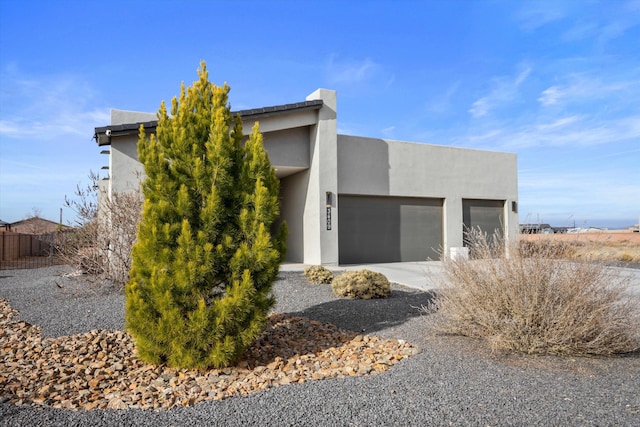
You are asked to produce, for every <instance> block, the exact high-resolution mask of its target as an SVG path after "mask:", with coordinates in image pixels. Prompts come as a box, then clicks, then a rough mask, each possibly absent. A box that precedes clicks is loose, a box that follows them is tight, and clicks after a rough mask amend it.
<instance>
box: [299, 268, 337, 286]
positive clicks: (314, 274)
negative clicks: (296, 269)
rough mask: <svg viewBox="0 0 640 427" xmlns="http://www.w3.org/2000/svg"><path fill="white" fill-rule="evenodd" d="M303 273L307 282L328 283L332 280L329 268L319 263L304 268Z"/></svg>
mask: <svg viewBox="0 0 640 427" xmlns="http://www.w3.org/2000/svg"><path fill="white" fill-rule="evenodd" d="M304 275H305V277H306V278H307V280H309V282H311V283H315V284H318V285H321V284H326V285H328V284H330V283H331V282H332V281H333V273H332V272H331V270H329V269H327V268H325V267H323V266H321V265H312V266H311V267H307V268H305V269H304Z"/></svg>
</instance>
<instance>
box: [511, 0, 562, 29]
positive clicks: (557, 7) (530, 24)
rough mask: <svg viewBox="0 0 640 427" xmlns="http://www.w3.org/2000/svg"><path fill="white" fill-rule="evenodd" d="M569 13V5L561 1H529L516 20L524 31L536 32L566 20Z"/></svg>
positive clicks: (524, 4)
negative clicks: (545, 26)
mask: <svg viewBox="0 0 640 427" xmlns="http://www.w3.org/2000/svg"><path fill="white" fill-rule="evenodd" d="M568 12H569V11H568V10H567V4H566V3H563V2H560V1H527V2H524V3H523V6H522V8H521V9H520V10H519V11H518V13H517V14H516V20H517V21H518V22H520V25H521V26H522V28H523V29H524V30H526V31H535V30H536V29H538V28H540V27H542V26H544V25H547V24H549V23H551V22H555V21H559V20H562V19H564V18H565V17H566V16H567V14H568Z"/></svg>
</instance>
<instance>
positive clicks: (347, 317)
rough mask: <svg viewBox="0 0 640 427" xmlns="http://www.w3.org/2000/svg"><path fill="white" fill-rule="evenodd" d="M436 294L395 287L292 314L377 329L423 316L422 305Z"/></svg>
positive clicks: (346, 326)
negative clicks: (387, 291) (366, 297)
mask: <svg viewBox="0 0 640 427" xmlns="http://www.w3.org/2000/svg"><path fill="white" fill-rule="evenodd" d="M434 297H435V295H434V294H433V293H431V292H406V291H398V290H393V291H392V292H391V295H390V296H389V297H387V298H381V299H371V300H363V299H347V298H344V299H336V300H332V301H328V302H324V303H321V304H317V305H314V306H312V307H309V308H306V309H304V310H302V311H298V312H295V313H289V314H291V315H292V316H301V317H306V318H309V319H312V320H318V321H320V322H323V323H332V324H334V325H336V326H338V327H339V328H342V329H347V330H350V331H355V332H365V333H370V332H376V331H381V330H383V329H387V328H392V327H394V326H397V325H400V324H402V323H404V322H406V321H408V320H409V319H411V318H413V317H418V316H421V315H422V313H421V310H420V308H421V307H422V306H426V305H429V303H431V302H432V301H433V298H434Z"/></svg>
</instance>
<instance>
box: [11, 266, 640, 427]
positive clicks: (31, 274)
mask: <svg viewBox="0 0 640 427" xmlns="http://www.w3.org/2000/svg"><path fill="white" fill-rule="evenodd" d="M62 272H64V269H63V268H61V267H51V268H45V269H37V270H6V271H0V298H4V299H7V300H8V301H9V303H10V304H11V306H12V307H13V308H15V309H17V310H19V311H20V318H21V319H22V320H25V321H27V322H29V323H32V324H38V325H42V326H43V334H44V335H46V336H60V335H68V334H72V333H79V332H86V331H88V330H90V329H95V328H101V329H119V328H122V327H123V324H124V320H123V319H124V310H123V304H124V298H123V296H122V293H121V292H120V291H118V290H117V289H116V288H114V287H112V286H109V285H106V284H101V283H93V284H91V283H89V284H87V283H84V282H82V280H78V279H77V278H74V279H72V278H65V277H62V276H61V273H62ZM274 292H275V294H276V297H277V300H278V303H277V306H276V311H278V312H282V313H291V314H294V315H297V316H306V317H309V318H312V319H314V320H320V321H323V322H330V323H334V324H336V325H337V326H339V327H342V328H345V329H350V330H354V331H359V332H362V331H364V333H367V334H374V335H379V336H384V337H389V338H397V339H404V340H407V341H409V342H411V343H412V344H414V345H416V346H418V347H419V348H420V349H421V353H420V354H418V355H415V356H412V357H410V358H409V359H407V360H404V361H402V362H400V363H399V364H398V365H396V366H395V367H393V368H392V369H391V370H390V371H388V372H386V373H383V374H379V375H372V376H366V377H354V378H343V379H331V380H321V381H312V382H308V383H305V384H295V385H288V386H282V387H278V388H275V389H271V390H267V391H264V392H260V393H257V394H253V395H250V396H245V397H233V398H230V399H225V400H222V401H207V402H204V403H200V404H197V405H194V406H192V407H181V408H174V409H170V410H164V411H157V412H156V411H144V410H132V409H129V410H92V411H72V410H57V409H39V408H34V407H18V406H15V405H12V404H9V403H6V402H3V403H0V425H7V426H26V425H29V426H31V425H34V426H35V425H59V426H73V425H91V426H100V425H114V426H115V425H118V426H128V425H150V426H151V425H153V426H169V425H224V426H236V425H237V426H240V425H242V426H246V425H261V426H262V425H274V426H294V425H295V426H298V425H303V426H304V425H309V426H371V425H403V426H405V425H406V426H408V425H416V426H417V425H420V426H428V425H436V426H444V425H460V426H466V425H474V426H475V425H478V426H480V425H482V426H486V425H490V426H503V425H516V426H529V425H538V426H547V425H549V426H552V425H562V426H590V425H593V426H596V425H597V426H640V355H638V354H635V355H631V356H627V357H617V358H578V359H571V358H557V357H525V356H518V355H492V354H490V353H489V352H488V351H486V350H485V348H484V347H483V346H482V345H481V344H480V343H477V342H474V341H472V340H469V339H465V338H460V337H442V336H432V335H431V334H429V333H428V330H427V327H426V324H425V318H424V317H423V316H422V315H421V314H420V312H419V310H418V308H419V307H420V306H421V305H423V304H425V303H427V302H428V301H429V299H430V294H428V293H425V292H421V291H418V290H414V289H409V288H405V287H401V286H394V287H393V292H392V295H391V297H390V298H388V299H384V300H370V301H363V300H343V299H337V298H335V297H334V296H333V294H332V293H331V289H330V287H329V286H327V285H310V284H308V283H307V282H306V280H305V279H304V277H303V276H302V275H301V274H300V273H297V272H287V273H281V276H280V279H279V280H278V282H277V283H276V284H275V286H274ZM1 350H2V349H0V351H1ZM1 395H2V390H0V396H1ZM0 400H1V398H0Z"/></svg>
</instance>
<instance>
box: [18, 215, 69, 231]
mask: <svg viewBox="0 0 640 427" xmlns="http://www.w3.org/2000/svg"><path fill="white" fill-rule="evenodd" d="M9 227H10V228H9V229H10V230H11V231H13V232H14V233H21V234H49V233H55V232H56V231H60V230H67V229H70V228H71V227H69V226H68V225H62V224H59V223H57V222H54V221H49V220H48V219H44V218H40V217H39V216H34V217H32V218H27V219H23V220H21V221H16V222H13V223H11V224H9Z"/></svg>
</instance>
